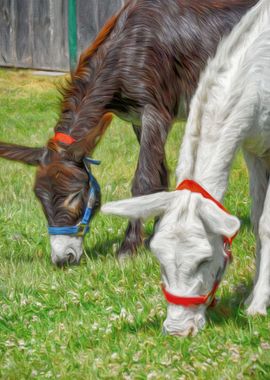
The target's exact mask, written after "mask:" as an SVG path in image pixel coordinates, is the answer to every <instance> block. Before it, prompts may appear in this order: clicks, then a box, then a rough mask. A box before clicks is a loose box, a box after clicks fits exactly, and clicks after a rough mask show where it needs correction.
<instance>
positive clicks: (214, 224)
mask: <svg viewBox="0 0 270 380" xmlns="http://www.w3.org/2000/svg"><path fill="white" fill-rule="evenodd" d="M199 213H200V215H201V217H202V219H203V221H204V223H205V224H206V225H207V226H208V227H209V229H210V230H211V231H212V232H214V233H216V234H219V235H222V236H227V237H232V236H234V235H235V234H236V232H237V231H238V230H239V228H240V221H239V219H238V218H236V216H232V215H230V214H227V213H226V212H225V211H223V210H222V209H221V208H219V207H218V206H217V205H216V204H215V203H214V202H212V201H210V200H208V199H202V200H201V202H200V205H199Z"/></svg>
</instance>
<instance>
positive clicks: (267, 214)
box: [247, 184, 270, 315]
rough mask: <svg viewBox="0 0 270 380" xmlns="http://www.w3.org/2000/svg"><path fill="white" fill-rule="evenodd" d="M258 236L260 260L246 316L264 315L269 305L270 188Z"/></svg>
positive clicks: (269, 188)
mask: <svg viewBox="0 0 270 380" xmlns="http://www.w3.org/2000/svg"><path fill="white" fill-rule="evenodd" d="M258 234H259V238H260V245H261V250H260V260H259V262H258V261H257V264H259V268H257V269H256V270H257V271H258V279H257V281H256V283H255V286H254V289H253V295H252V297H251V303H250V305H249V307H248V309H247V312H248V314H250V315H254V314H262V315H266V313H267V311H266V308H267V306H269V305H270V186H269V184H268V189H267V193H266V198H265V202H264V207H263V213H262V216H261V218H260V222H259V228H258Z"/></svg>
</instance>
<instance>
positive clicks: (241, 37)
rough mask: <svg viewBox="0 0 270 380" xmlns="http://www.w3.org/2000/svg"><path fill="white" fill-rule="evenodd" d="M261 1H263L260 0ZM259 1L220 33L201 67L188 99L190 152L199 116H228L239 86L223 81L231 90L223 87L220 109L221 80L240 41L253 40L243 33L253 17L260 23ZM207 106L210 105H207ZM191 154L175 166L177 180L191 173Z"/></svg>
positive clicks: (198, 131) (253, 24) (240, 46)
mask: <svg viewBox="0 0 270 380" xmlns="http://www.w3.org/2000/svg"><path fill="white" fill-rule="evenodd" d="M261 1H262V2H263V0H261ZM260 4H261V2H259V3H258V4H257V5H254V7H253V9H252V10H251V11H250V12H249V13H248V14H246V15H244V16H243V18H242V19H241V20H240V22H239V24H238V25H237V26H236V27H235V28H234V29H233V30H232V32H231V33H230V35H229V36H225V37H223V39H222V41H221V42H220V44H219V45H218V48H217V52H216V55H215V57H214V58H210V59H209V61H208V65H207V66H206V69H205V71H204V72H203V73H202V74H201V78H200V81H199V85H198V88H197V91H196V94H195V95H194V97H193V99H192V101H191V106H190V111H191V112H190V115H189V118H188V121H187V125H186V128H187V130H188V129H189V128H191V126H192V130H193V133H194V134H193V141H194V144H193V151H194V152H196V151H197V148H198V146H199V143H200V141H201V132H202V131H201V126H202V117H204V118H205V117H207V119H208V120H209V122H210V123H211V124H213V123H214V122H215V123H216V124H221V123H224V121H225V120H228V119H229V116H230V111H231V108H232V102H233V100H234V96H235V95H237V94H238V93H239V92H241V91H242V90H243V89H242V88H240V87H237V88H236V87H235V86H234V84H233V83H227V86H230V87H231V91H227V94H229V95H228V96H229V97H228V96H226V97H225V99H224V97H222V112H221V111H220V101H221V96H220V93H221V91H222V90H221V88H222V84H223V85H225V83H226V75H227V72H228V68H229V67H230V66H231V65H232V63H233V62H232V61H233V60H235V59H237V54H238V51H239V50H241V49H243V45H244V46H245V45H247V44H249V45H250V46H251V45H252V43H253V42H254V41H253V40H252V41H250V39H249V40H248V41H247V40H246V38H245V36H246V35H247V34H248V33H250V31H251V30H252V29H253V30H254V29H258V28H259V26H260V24H259V23H257V22H255V21H256V20H257V18H258V17H260V16H261V19H262V20H261V23H263V17H264V16H263V14H262V13H261V12H260V9H261V8H260ZM265 4H266V2H265ZM265 8H266V7H265ZM265 11H266V10H265ZM258 25H259V26H258ZM256 37H257V34H256V33H254V39H256ZM246 47H247V46H246ZM247 69H248V67H247V65H245V66H244V67H242V77H244V76H245V75H246V74H247V73H246V72H245V70H247ZM238 74H239V72H238ZM221 82H222V83H221ZM223 91H224V90H223ZM210 97H211V98H210ZM208 106H210V108H209V107H208ZM207 108H208V109H207ZM217 118H218V119H217ZM180 156H181V152H180ZM193 157H194V160H193V162H190V163H189V164H188V165H187V166H189V169H187V168H185V169H183V165H180V166H179V167H178V168H177V172H176V173H177V179H178V181H181V180H182V178H183V175H184V176H185V175H186V173H187V172H188V173H189V175H192V173H193V170H194V165H195V162H196V155H195V154H193ZM179 162H183V160H181V159H179Z"/></svg>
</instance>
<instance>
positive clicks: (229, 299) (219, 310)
mask: <svg viewBox="0 0 270 380" xmlns="http://www.w3.org/2000/svg"><path fill="white" fill-rule="evenodd" d="M252 287H253V282H252V279H251V278H249V279H248V282H247V283H246V284H245V285H244V286H238V287H237V288H236V289H235V290H234V292H233V293H230V294H228V295H226V296H225V297H222V299H221V300H220V303H218V304H217V306H216V307H214V308H212V309H211V308H209V309H208V312H207V317H208V320H209V322H211V323H213V324H214V325H223V324H226V323H228V322H229V321H231V322H233V323H234V324H235V325H237V326H238V327H242V328H245V327H247V326H248V320H247V315H246V314H245V304H244V302H245V300H246V299H247V297H248V296H249V294H250V292H251V290H252Z"/></svg>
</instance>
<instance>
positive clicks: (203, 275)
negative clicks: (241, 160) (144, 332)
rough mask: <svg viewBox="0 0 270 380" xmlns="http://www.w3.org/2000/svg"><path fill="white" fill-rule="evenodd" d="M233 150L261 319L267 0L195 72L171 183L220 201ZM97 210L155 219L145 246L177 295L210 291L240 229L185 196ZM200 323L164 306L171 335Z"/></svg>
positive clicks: (265, 254)
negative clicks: (247, 204) (247, 195)
mask: <svg viewBox="0 0 270 380" xmlns="http://www.w3.org/2000/svg"><path fill="white" fill-rule="evenodd" d="M239 147H242V148H243V150H244V152H245V157H246V160H247V164H248V169H249V173H250V183H251V196H252V197H253V212H252V219H253V222H254V224H255V232H256V234H257V241H258V243H257V248H258V252H257V254H258V257H259V259H258V262H257V263H258V268H257V275H256V278H255V287H254V290H253V292H252V295H251V296H250V299H249V302H250V306H249V308H248V313H250V314H256V313H259V314H265V313H266V307H267V306H269V303H270V220H269V219H270V187H269V186H268V176H269V173H270V1H269V0H261V1H260V2H259V3H258V4H257V5H256V6H255V7H254V8H252V10H251V11H250V12H248V14H247V15H246V16H244V17H243V19H242V21H241V22H240V23H239V24H238V25H237V26H236V27H235V28H234V30H233V31H232V33H231V34H230V35H229V36H228V37H227V38H226V39H224V40H223V41H222V42H221V43H220V46H219V48H218V51H217V54H216V57H215V58H214V59H213V60H212V61H210V62H209V64H208V66H207V68H206V71H205V73H204V74H203V75H202V78H201V80H200V83H199V86H198V90H197V92H196V94H195V96H194V98H193V100H192V103H191V110H190V115H189V118H188V121H187V127H186V132H185V136H184V139H183V143H182V147H181V150H180V156H179V163H178V167H177V171H176V173H177V179H178V183H180V182H181V181H182V180H183V179H185V178H189V179H194V180H196V181H197V182H198V183H199V184H201V185H202V186H203V187H204V188H205V189H206V190H207V191H208V192H210V193H211V194H212V195H213V196H214V197H215V198H216V199H217V200H219V201H222V199H223V196H224V194H225V191H226V188H227V182H228V177H229V171H230V166H231V163H232V161H233V158H234V155H235V152H236V151H237V149H238V148H239ZM164 194H167V197H168V200H167V202H166V196H165V195H164ZM161 197H162V201H161ZM141 199H143V202H142V203H141ZM147 199H148V201H147ZM149 204H150V205H151V207H150V208H149V210H146V207H148V205H149ZM155 204H157V209H156V210H155V209H153V206H154V205H155ZM161 204H162V207H161V206H160V205H161ZM103 210H104V211H106V212H111V213H114V214H117V215H124V216H128V217H132V216H135V217H136V218H137V217H140V216H142V217H148V216H150V215H160V214H161V215H162V218H161V219H160V222H159V223H158V225H157V228H156V233H155V236H154V238H153V240H152V242H151V249H152V251H153V252H154V253H155V255H156V256H157V258H158V259H159V261H160V264H161V269H162V277H163V281H164V283H165V285H166V288H167V289H168V290H170V291H171V292H172V293H175V294H179V295H182V296H188V295H199V294H206V293H208V292H209V291H210V289H211V288H212V286H213V283H214V280H215V277H216V274H217V272H218V270H219V269H220V268H221V267H222V266H223V263H224V250H223V239H222V235H226V236H233V235H234V234H235V232H236V231H237V230H238V228H239V221H238V219H237V218H235V217H233V216H230V215H228V214H226V213H225V212H223V211H222V210H221V209H220V208H218V207H217V206H216V205H215V204H214V203H213V202H211V201H209V200H206V199H205V198H203V197H202V196H201V195H199V194H195V193H190V192H189V191H178V192H173V193H171V194H170V193H163V195H162V196H161V194H153V195H149V196H146V197H142V198H140V197H138V198H134V199H131V200H126V201H121V202H119V203H117V202H113V206H111V204H108V205H105V206H104V207H103ZM134 210H136V211H134ZM204 323H205V307H204V306H200V307H197V308H196V307H195V308H184V307H180V306H173V305H169V306H168V312H167V319H166V321H165V322H164V329H165V330H166V331H167V332H169V333H171V334H177V335H187V334H195V333H196V332H197V331H198V329H199V328H201V327H202V326H203V325H204Z"/></svg>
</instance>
